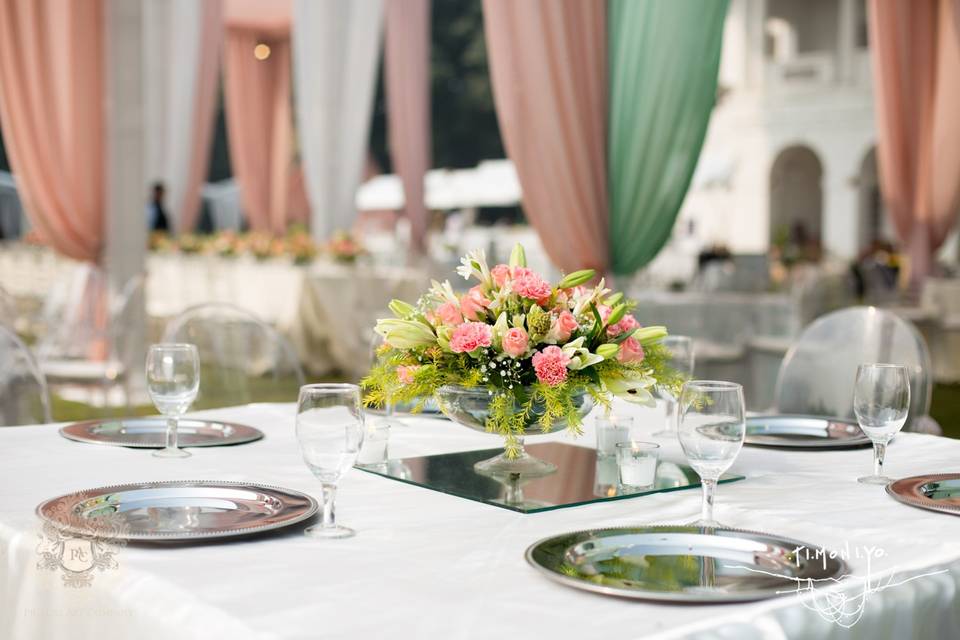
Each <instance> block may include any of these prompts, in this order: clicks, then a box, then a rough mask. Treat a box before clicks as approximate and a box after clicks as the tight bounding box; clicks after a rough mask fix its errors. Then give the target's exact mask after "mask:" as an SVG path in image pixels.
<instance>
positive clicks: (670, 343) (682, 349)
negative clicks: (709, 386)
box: [653, 336, 694, 436]
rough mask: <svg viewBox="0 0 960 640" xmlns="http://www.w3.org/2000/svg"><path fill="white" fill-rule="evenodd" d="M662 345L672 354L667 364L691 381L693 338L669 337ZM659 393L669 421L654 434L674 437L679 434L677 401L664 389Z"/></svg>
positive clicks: (658, 389) (661, 342) (658, 390)
mask: <svg viewBox="0 0 960 640" xmlns="http://www.w3.org/2000/svg"><path fill="white" fill-rule="evenodd" d="M660 344H661V345H662V346H663V347H665V348H666V349H667V351H669V352H670V361H669V362H668V363H667V365H668V366H669V367H671V368H672V369H673V370H674V371H676V372H677V373H679V374H680V375H681V376H683V378H684V379H689V378H690V377H691V376H692V375H693V364H694V357H693V338H691V337H689V336H667V337H665V338H664V339H663V340H661V341H660ZM657 393H658V394H659V395H660V397H662V398H663V402H664V405H665V409H666V414H667V420H666V424H665V425H664V427H663V429H660V430H659V431H656V432H654V433H653V435H655V436H672V435H674V434H675V433H676V432H677V416H676V414H677V399H676V398H675V397H674V396H673V394H672V393H671V392H670V391H669V390H668V389H666V388H664V387H658V388H657Z"/></svg>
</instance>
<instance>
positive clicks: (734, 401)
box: [679, 380, 747, 527]
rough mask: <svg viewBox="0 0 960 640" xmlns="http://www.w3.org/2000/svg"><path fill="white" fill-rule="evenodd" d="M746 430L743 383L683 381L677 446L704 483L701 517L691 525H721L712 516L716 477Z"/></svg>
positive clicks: (730, 459) (732, 457) (730, 460)
mask: <svg viewBox="0 0 960 640" xmlns="http://www.w3.org/2000/svg"><path fill="white" fill-rule="evenodd" d="M746 433H747V425H746V420H745V419H744V405H743V387H741V386H740V385H739V384H736V383H735V382H719V381H714V380H691V381H689V382H685V383H684V385H683V390H682V391H681V392H680V430H679V437H680V446H681V447H682V448H683V452H684V454H686V456H687V461H688V462H689V463H690V466H691V467H693V470H694V471H696V472H697V474H698V475H699V476H700V480H701V486H702V487H703V507H702V509H701V514H700V520H697V521H696V522H693V523H691V526H696V527H719V526H721V525H720V523H718V522H717V521H716V520H714V519H713V501H714V494H715V493H716V490H717V481H718V480H719V479H720V476H721V475H722V474H723V472H724V471H726V470H727V469H729V468H730V465H731V464H733V461H734V460H735V459H736V457H737V454H739V453H740V448H741V447H742V446H743V438H744V436H745V435H746Z"/></svg>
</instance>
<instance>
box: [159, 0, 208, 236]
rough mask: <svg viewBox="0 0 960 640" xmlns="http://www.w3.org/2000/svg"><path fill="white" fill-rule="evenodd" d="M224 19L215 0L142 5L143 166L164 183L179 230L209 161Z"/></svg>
mask: <svg viewBox="0 0 960 640" xmlns="http://www.w3.org/2000/svg"><path fill="white" fill-rule="evenodd" d="M222 20H223V18H222V15H221V3H220V1H219V0H205V1H204V2H196V1H195V0H147V2H146V3H145V4H144V51H143V53H144V62H145V66H146V70H145V79H146V86H145V99H144V120H145V125H146V126H145V129H144V135H145V136H146V141H145V147H146V158H145V163H144V171H145V175H146V178H147V179H148V180H149V181H151V182H162V183H163V184H164V186H165V187H166V190H167V194H168V204H169V210H170V213H171V218H172V220H171V223H172V224H173V228H174V229H176V230H177V231H181V232H182V231H190V230H191V229H193V227H194V226H195V225H196V221H197V217H198V215H199V212H200V186H201V184H202V182H203V181H204V180H205V178H206V176H207V169H208V166H209V161H210V147H211V135H212V133H213V120H214V116H215V114H216V106H217V93H218V86H219V81H220V75H219V70H220V48H221V41H222V37H221V36H222V30H223V22H222Z"/></svg>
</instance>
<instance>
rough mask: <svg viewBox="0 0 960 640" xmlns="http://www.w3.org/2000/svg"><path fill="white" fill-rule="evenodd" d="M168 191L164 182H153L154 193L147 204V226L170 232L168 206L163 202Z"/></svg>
mask: <svg viewBox="0 0 960 640" xmlns="http://www.w3.org/2000/svg"><path fill="white" fill-rule="evenodd" d="M166 192H167V189H166V187H164V186H163V183H162V182H155V183H153V193H152V195H151V196H150V202H149V203H148V204H147V226H148V227H149V228H150V230H151V231H159V232H163V233H169V232H170V220H169V219H168V218H167V208H166V206H165V205H164V204H163V198H164V196H165V195H166Z"/></svg>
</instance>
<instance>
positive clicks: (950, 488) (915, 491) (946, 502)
mask: <svg viewBox="0 0 960 640" xmlns="http://www.w3.org/2000/svg"><path fill="white" fill-rule="evenodd" d="M887 493H888V494H890V495H891V496H893V498H894V499H895V500H899V501H900V502H902V503H904V504H908V505H910V506H912V507H919V508H921V509H929V510H930V511H940V512H942V513H952V514H953V515H960V473H932V474H929V475H923V476H912V477H909V478H901V479H900V480H894V481H893V482H891V483H889V484H888V485H887Z"/></svg>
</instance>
